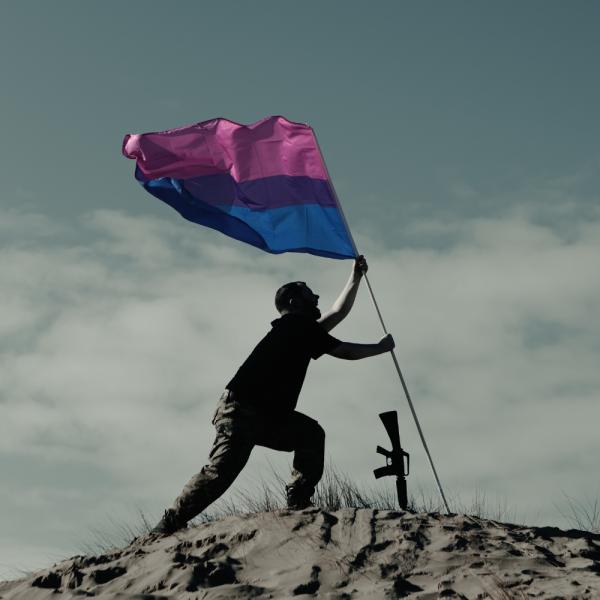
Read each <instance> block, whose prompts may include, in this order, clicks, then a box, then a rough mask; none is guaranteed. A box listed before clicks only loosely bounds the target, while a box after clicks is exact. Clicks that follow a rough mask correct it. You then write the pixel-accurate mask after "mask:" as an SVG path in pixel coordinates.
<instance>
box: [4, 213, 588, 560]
mask: <svg viewBox="0 0 600 600" xmlns="http://www.w3.org/2000/svg"><path fill="white" fill-rule="evenodd" d="M11 218H12V221H11V222H12V226H13V227H21V228H22V233H23V236H25V235H27V231H29V228H30V226H31V223H36V222H37V223H44V224H45V226H46V225H47V229H46V230H47V231H52V223H50V222H47V221H46V220H45V217H37V216H35V215H20V216H18V217H16V216H15V215H13V216H12V217H11ZM79 226H80V227H83V228H86V229H87V231H89V240H88V241H87V243H86V244H85V245H83V244H78V245H74V244H69V243H61V242H60V239H50V240H49V242H48V243H46V241H45V238H42V239H40V241H37V242H35V241H32V242H30V243H28V244H26V245H23V244H21V243H16V242H15V243H10V244H8V245H7V247H6V248H5V249H3V250H2V254H1V259H2V260H1V262H0V286H1V287H2V289H3V290H4V291H5V293H3V296H2V299H1V300H0V303H1V306H0V308H1V309H2V314H3V316H4V319H3V321H2V326H1V327H0V332H1V333H2V335H3V340H4V341H3V342H2V345H1V346H0V351H1V354H0V357H1V362H0V402H1V404H0V406H1V408H2V421H1V425H0V457H1V458H2V460H3V462H4V463H6V464H8V465H12V468H11V469H10V472H9V476H8V479H7V484H6V486H5V489H10V494H6V493H5V494H4V495H3V496H2V502H3V504H4V506H5V510H3V511H2V513H1V514H2V515H3V516H2V517H1V519H2V520H3V521H5V520H6V519H12V518H14V517H9V516H8V515H11V514H12V515H14V514H18V515H19V518H20V521H21V522H24V523H27V527H28V528H29V534H28V537H31V536H32V535H38V536H39V540H40V542H39V543H40V547H41V546H42V545H51V544H52V540H53V539H54V540H55V541H56V546H57V547H61V548H63V547H66V546H67V545H68V543H67V540H66V538H65V537H64V536H65V535H66V536H67V537H69V536H70V538H69V539H73V538H74V537H77V536H76V535H75V534H76V532H79V534H81V531H84V530H86V528H87V527H89V526H93V525H94V524H95V523H97V522H99V521H101V520H102V519H103V518H104V517H105V515H106V514H108V513H110V514H112V513H115V512H117V513H118V512H119V511H123V510H125V511H126V510H129V509H130V508H131V506H133V505H136V504H141V505H144V506H145V507H146V508H148V509H149V510H151V511H155V512H158V510H160V508H161V507H163V505H164V504H165V503H167V502H170V501H171V500H172V499H173V497H174V496H175V495H176V494H177V493H178V492H179V491H180V488H181V486H182V484H183V483H185V481H186V480H187V478H188V477H189V476H191V475H192V474H193V473H194V472H195V471H196V470H198V469H199V468H200V467H201V466H202V464H203V462H204V460H205V458H206V456H207V455H208V451H209V449H210V443H211V441H212V436H213V431H212V428H211V426H210V416H211V415H212V411H213V410H214V405H215V403H216V400H217V398H218V396H219V394H220V392H221V390H222V388H223V387H224V385H225V384H226V382H227V381H228V380H229V378H230V377H231V376H232V374H233V372H234V371H235V369H236V368H237V366H239V364H240V363H241V362H242V360H243V359H244V358H245V356H246V354H247V353H248V351H249V350H250V349H251V348H252V346H253V345H254V344H255V343H256V342H257V341H258V339H259V338H260V337H261V336H262V335H263V334H264V332H265V331H266V330H267V328H268V326H269V325H268V324H269V321H270V320H271V319H272V318H274V317H275V314H274V308H273V305H272V297H273V293H274V291H275V289H276V288H277V287H278V286H279V285H280V284H281V283H283V282H285V281H289V280H291V279H303V280H306V281H307V282H308V283H309V284H312V287H313V288H314V289H315V290H317V291H318V292H319V293H320V295H321V298H322V304H324V305H326V304H328V303H330V302H332V301H333V300H334V299H335V296H336V295H337V293H338V291H339V289H340V288H341V287H342V285H343V283H344V282H345V279H346V277H347V274H348V271H349V269H350V263H349V262H343V263H341V262H338V261H326V260H319V259H316V258H314V257H308V256H302V255H284V256H278V257H275V256H270V255H266V254H264V253H260V252H259V251H255V250H254V249H252V248H250V247H246V246H244V245H242V244H239V243H237V242H233V241H231V240H227V239H226V238H223V237H222V236H220V235H219V234H216V233H213V232H210V231H208V230H206V229H199V228H197V227H195V226H193V225H191V224H187V223H185V222H179V221H161V220H158V219H153V218H144V219H139V218H133V217H132V216H129V215H126V214H122V213H119V212H115V211H98V212H94V213H92V214H90V215H88V216H87V217H86V218H85V219H84V220H83V221H82V222H81V223H80V224H79ZM420 227H421V228H422V229H423V230H424V231H427V232H428V233H429V235H446V234H447V233H448V232H451V233H452V237H453V239H454V240H455V242H454V243H453V244H452V245H451V247H449V248H447V249H445V250H444V251H443V252H442V251H435V250H431V249H428V248H422V249H403V250H389V249H386V248H385V247H383V246H381V245H378V244H376V243H374V242H373V241H369V240H359V241H360V242H361V247H363V248H365V251H366V254H367V256H368V257H369V261H370V264H371V279H372V283H373V286H374V289H375V292H376V294H377V296H378V300H379V302H380V304H381V308H382V310H383V312H384V317H385V318H386V320H387V321H388V323H387V324H388V328H389V329H390V331H392V333H393V334H394V336H395V339H396V341H397V353H398V356H399V359H400V362H401V365H402V367H403V370H404V371H405V376H406V378H407V381H408V385H409V389H410V390H411V392H412V394H413V397H414V400H415V405H416V409H417V413H418V415H419V417H420V418H421V421H422V425H423V428H424V430H425V434H426V436H427V438H428V441H429V444H430V447H431V450H432V453H433V456H434V459H435V460H436V463H437V466H438V470H439V472H440V475H441V477H442V480H443V481H444V483H445V484H446V485H447V487H448V488H449V489H450V490H451V491H452V492H453V493H454V492H458V491H460V492H462V493H463V495H465V496H468V495H469V494H470V493H471V492H472V491H473V490H474V489H475V488H476V487H477V486H478V485H479V484H480V483H483V485H484V486H485V487H487V488H488V489H489V490H490V492H491V493H494V492H498V493H501V494H506V495H508V496H509V501H510V503H511V504H512V505H513V506H515V508H516V509H517V512H518V513H519V514H521V515H523V516H528V517H530V518H535V517H538V518H540V519H542V520H544V519H545V520H548V519H552V518H554V514H555V509H554V506H553V504H552V500H553V498H556V497H558V496H559V495H560V490H561V489H568V491H569V492H570V493H571V494H572V495H575V496H576V495H578V494H579V495H581V496H583V495H585V494H586V493H593V492H594V490H591V489H590V487H589V478H590V475H589V469H593V468H594V465H595V464H596V462H597V460H598V457H599V455H600V442H599V441H598V436H597V423H598V422H599V420H600V410H599V408H598V402H597V397H598V390H599V389H600V375H599V374H598V370H597V365H598V363H599V359H600V346H599V344H598V341H597V340H598V339H599V335H598V334H600V325H599V324H598V320H597V318H595V317H596V316H597V307H598V298H599V297H600V280H599V278H598V277H597V257H598V249H599V245H600V220H596V221H588V222H586V223H585V224H580V225H579V226H578V228H577V230H576V231H575V234H574V235H573V236H572V237H571V238H570V239H569V241H565V239H563V238H562V237H560V236H559V235H558V234H557V233H556V231H554V230H553V229H551V228H549V227H544V226H542V225H539V224H535V223H534V222H532V221H531V219H529V218H528V217H527V215H526V214H524V213H523V212H519V213H512V214H510V215H506V216H504V217H502V218H498V219H476V220H466V221H465V220H463V221H461V222H444V223H437V222H429V223H426V224H422V225H421V226H420ZM59 230H60V228H58V227H57V228H56V229H55V231H59ZM417 233H418V232H417ZM335 334H336V335H338V336H339V337H342V338H343V339H348V340H351V341H364V342H371V341H376V340H377V339H378V338H379V337H380V335H381V333H380V329H379V324H378V322H377V320H376V318H375V315H374V311H373V309H372V307H371V305H370V302H369V300H368V298H367V294H366V291H365V290H362V291H361V293H360V295H359V299H358V301H357V305H356V307H355V310H354V312H353V314H352V316H351V317H350V318H349V319H348V320H347V321H346V322H344V323H343V324H342V325H341V326H340V327H339V329H338V330H336V331H335ZM299 409H300V410H302V411H303V412H306V413H308V414H310V415H312V416H314V417H315V418H317V419H319V420H320V421H321V422H322V424H323V425H324V426H325V428H326V430H327V431H328V451H329V453H330V456H331V457H332V459H333V460H334V462H336V463H337V464H339V465H340V466H341V467H342V468H343V469H344V470H346V471H348V472H351V474H352V475H353V476H355V477H356V478H357V479H358V480H360V481H364V482H366V483H368V484H374V480H372V475H371V469H372V468H374V467H375V466H378V464H379V462H380V461H379V458H380V457H377V456H376V455H375V453H374V447H375V445H376V444H378V443H379V444H382V445H385V444H384V442H386V440H385V432H384V430H383V428H382V427H381V425H380V423H379V421H378V418H377V413H378V412H381V411H383V410H390V409H397V410H398V411H399V413H400V417H401V432H402V437H403V443H404V444H405V446H406V447H407V448H408V449H409V450H410V451H411V452H412V456H413V465H414V467H413V468H414V475H411V480H410V483H409V485H412V486H413V488H414V486H415V485H416V484H417V482H419V483H424V484H426V485H428V486H430V485H431V476H430V474H429V471H428V466H427V463H426V460H425V457H424V453H423V451H422V449H421V446H420V442H419V440H418V438H417V436H416V431H415V427H414V425H413V423H412V421H411V417H410V414H409V412H408V409H407V406H406V402H405V400H404V398H403V396H402V393H401V391H400V388H399V384H398V381H397V377H396V375H395V373H394V371H393V368H392V364H391V361H390V359H389V358H388V357H378V358H375V359H371V360H366V361H360V362H356V363H347V362H344V361H336V360H334V359H332V358H330V357H324V358H322V359H320V360H319V361H317V362H316V363H314V364H313V365H312V366H311V369H310V371H309V376H308V378H307V382H306V384H305V388H304V391H303V395H302V398H301V402H300V406H299ZM267 459H269V460H273V461H274V463H275V464H276V465H277V468H282V467H284V466H285V464H286V462H288V461H289V460H290V457H289V456H288V455H280V456H275V454H274V453H272V452H271V451H267V450H263V449H257V450H255V453H254V455H253V458H252V459H251V461H250V464H249V466H248V468H247V470H246V471H245V474H244V475H243V476H242V478H241V479H240V482H239V486H251V485H252V482H253V478H254V477H255V476H256V475H258V474H259V473H260V472H261V469H263V468H264V465H265V462H266V460H267ZM36 465H37V466H36ZM40 466H43V467H44V469H43V470H42V471H41V472H42V473H51V474H52V476H51V477H50V476H48V478H44V477H43V476H38V475H36V473H37V472H38V471H37V470H36V469H38V468H41V467H40ZM57 490H58V492H57ZM540 492H543V493H544V494H545V497H544V498H543V499H541V498H540ZM57 493H58V496H57ZM27 495H29V496H28V497H30V498H35V502H34V503H33V504H32V503H31V502H25V503H23V502H22V501H21V499H22V498H23V497H25V496H27ZM58 497H60V501H58V500H57V498H58ZM36 503H37V506H38V508H36ZM40 506H43V507H45V511H42V510H40V509H39V507H40ZM534 506H535V507H536V510H535V511H533V512H532V511H531V510H530V508H531V507H534ZM52 507H54V513H53V515H54V516H53V524H52V525H51V524H49V523H48V522H47V518H46V515H45V513H46V511H47V510H51V509H52ZM538 509H539V510H538ZM94 522H95V523H94ZM9 529H10V531H11V533H10V535H11V536H12V538H11V539H14V540H15V542H14V543H15V544H18V541H17V540H18V539H19V536H20V535H22V533H21V532H19V531H13V530H12V529H11V528H9ZM57 531H62V532H63V533H62V536H63V537H62V538H61V537H60V535H61V534H57V533H56V532H57ZM65 532H66V533H65ZM57 535H58V538H57V537H56V536H57ZM25 545H28V547H31V541H29V542H27V544H25V543H24V546H23V547H25ZM0 562H5V563H6V562H9V559H0Z"/></svg>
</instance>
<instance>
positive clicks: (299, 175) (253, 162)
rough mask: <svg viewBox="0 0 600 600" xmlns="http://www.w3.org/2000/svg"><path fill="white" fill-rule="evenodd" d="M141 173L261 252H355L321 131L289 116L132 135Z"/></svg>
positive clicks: (198, 218)
mask: <svg viewBox="0 0 600 600" xmlns="http://www.w3.org/2000/svg"><path fill="white" fill-rule="evenodd" d="M123 154H124V155H125V156H126V157H127V158H133V159H135V160H136V162H137V165H136V170H135V178H136V179H137V180H138V181H139V182H140V183H141V184H142V185H143V186H144V188H145V189H146V190H147V191H148V192H150V193H151V194H152V195H154V196H156V197H157V198H159V199H160V200H162V201H163V202H166V203H167V204H169V205H170V206H172V207H173V208H174V209H175V210H176V211H178V212H179V213H180V214H181V216H183V217H184V218H186V219H188V220H189V221H193V222H194V223H199V224H200V225H205V226H207V227H211V228H213V229H216V230H218V231H221V232H222V233H224V234H225V235H228V236H230V237H232V238H235V239H237V240H241V241H242V242H246V243H248V244H252V245H253V246H256V247H257V248H260V249H261V250H265V251H267V252H272V253H274V254H279V253H282V252H308V253H310V254H316V255H317V256H326V257H329V258H353V257H355V256H356V254H357V253H356V250H355V247H354V244H353V242H352V237H351V235H350V232H349V231H348V228H347V226H346V223H345V220H344V217H343V215H342V212H341V209H340V207H339V204H338V202H337V199H336V196H335V192H334V191H333V187H332V185H331V182H330V181H329V177H328V174H327V169H326V167H325V164H324V162H323V158H322V156H321V152H320V150H319V146H318V144H317V140H316V138H315V134H314V132H313V130H312V129H311V127H309V126H308V125H305V124H302V123H294V122H292V121H288V120H287V119H285V118H284V117H281V116H274V117H267V118H265V119H262V120H260V121H257V122H256V123H253V124H252V125H240V124H239V123H234V122H233V121H229V120H228V119H222V118H220V119H213V120H210V121H203V122H201V123H196V124H195V125H188V126H186V127H181V128H178V129H170V130H168V131H161V132H156V133H143V134H132V135H126V136H125V139H124V140H123Z"/></svg>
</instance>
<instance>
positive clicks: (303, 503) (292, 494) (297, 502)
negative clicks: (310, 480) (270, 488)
mask: <svg viewBox="0 0 600 600" xmlns="http://www.w3.org/2000/svg"><path fill="white" fill-rule="evenodd" d="M285 492H286V497H287V506H288V508H290V509H292V510H304V509H305V508H309V507H311V506H314V504H313V503H312V502H311V500H310V496H307V495H306V494H305V493H304V494H301V493H299V492H298V490H297V489H294V488H293V487H291V486H286V488H285Z"/></svg>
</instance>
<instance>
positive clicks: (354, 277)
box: [318, 254, 369, 331]
mask: <svg viewBox="0 0 600 600" xmlns="http://www.w3.org/2000/svg"><path fill="white" fill-rule="evenodd" d="M368 268H369V267H368V266H367V261H366V260H365V257H364V256H362V254H361V255H360V256H358V257H357V258H356V259H355V260H354V265H353V266H352V273H351V274H350V278H349V279H348V283H346V286H345V287H344V289H343V290H342V293H341V294H340V295H339V296H338V299H337V300H336V301H335V302H334V303H333V306H332V307H331V309H330V310H329V311H328V312H327V313H325V314H324V315H323V316H322V317H321V318H320V319H319V321H318V322H319V324H320V325H321V327H323V329H325V331H331V330H332V329H333V328H334V327H335V326H336V325H338V324H339V323H340V322H341V321H342V320H344V319H345V318H346V316H347V315H348V313H349V312H350V309H351V308H352V306H353V305H354V300H355V298H356V292H358V285H359V284H360V280H361V279H362V276H363V275H364V274H365V273H366V272H367V269H368Z"/></svg>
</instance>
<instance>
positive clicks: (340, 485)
mask: <svg viewBox="0 0 600 600" xmlns="http://www.w3.org/2000/svg"><path fill="white" fill-rule="evenodd" d="M285 483H286V481H285V479H284V478H283V477H281V475H280V474H279V473H277V471H276V470H275V469H273V468H272V469H271V473H270V475H269V476H267V477H265V478H264V479H262V480H261V481H260V482H259V485H258V489H254V490H251V491H249V490H244V489H238V490H237V491H235V492H234V493H233V494H232V495H231V496H230V497H229V499H227V500H218V501H217V502H215V504H213V505H212V506H211V507H209V509H208V510H207V511H205V512H204V513H202V514H201V515H199V516H198V517H196V519H194V520H193V521H192V522H191V525H197V524H200V523H207V522H211V521H215V520H219V519H222V518H225V517H228V516H233V515H245V514H254V513H262V512H271V511H274V510H280V509H284V508H286V502H285V495H284V490H285ZM565 498H566V501H567V509H566V510H560V508H559V512H560V513H561V515H562V516H563V517H564V518H565V519H566V520H567V521H569V522H570V523H571V524H572V526H573V527H574V528H576V529H580V530H582V531H589V532H592V533H600V502H599V501H598V500H596V501H593V502H591V501H584V502H580V501H577V500H575V499H573V498H570V497H568V496H565ZM312 500H313V503H314V505H315V506H317V507H319V508H321V509H323V510H327V511H336V510H339V509H342V508H371V509H377V510H400V508H399V506H398V500H397V497H396V490H395V487H394V485H393V478H389V482H386V483H382V482H379V483H378V484H377V485H376V486H364V485H363V486H360V485H358V484H356V483H355V482H354V481H353V480H352V478H351V477H349V476H348V475H347V474H345V473H343V472H342V471H341V470H339V469H338V468H336V467H335V466H334V465H333V464H331V463H329V464H327V465H326V467H325V471H324V473H323V477H322V479H321V481H320V482H319V485H318V486H317V488H316V491H315V494H314V496H313V499H312ZM449 504H450V507H451V509H452V511H453V512H454V513H455V514H465V515H470V516H473V517H478V518H481V519H491V520H494V521H500V522H509V523H518V522H519V520H518V518H517V513H516V510H515V509H514V508H512V507H510V506H509V505H508V502H507V501H506V499H499V500H496V501H492V500H491V499H490V498H489V497H488V495H487V494H486V492H485V491H483V490H475V493H474V496H473V498H472V499H471V501H470V502H469V503H464V502H463V501H462V500H461V499H460V497H458V496H454V497H450V498H449ZM557 508H558V507H557ZM408 509H409V510H410V511H412V512H417V513H445V510H444V508H443V505H442V503H441V500H440V499H439V498H438V497H437V496H435V495H432V494H431V492H429V491H426V490H424V489H422V488H417V489H416V490H415V491H413V492H412V493H410V494H409V506H408ZM136 513H137V514H136V516H135V518H134V520H133V521H132V522H123V521H117V520H115V519H113V518H108V519H107V521H108V523H107V526H105V527H103V528H102V529H101V528H93V529H90V532H91V536H90V540H89V541H88V542H86V543H84V544H79V546H80V548H81V550H82V551H83V553H84V554H102V553H105V552H109V551H110V550H114V549H115V548H119V547H123V546H125V545H128V544H129V543H131V542H132V541H133V540H134V539H135V538H137V537H139V536H142V535H146V534H148V533H149V532H150V530H151V529H152V527H153V526H154V525H155V523H156V522H157V521H158V519H157V518H154V517H152V518H151V517H150V516H149V515H148V514H147V513H145V512H144V511H143V510H141V509H137V511H136Z"/></svg>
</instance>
